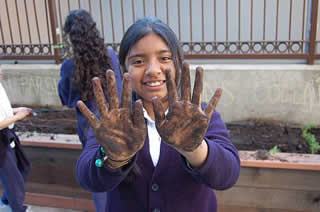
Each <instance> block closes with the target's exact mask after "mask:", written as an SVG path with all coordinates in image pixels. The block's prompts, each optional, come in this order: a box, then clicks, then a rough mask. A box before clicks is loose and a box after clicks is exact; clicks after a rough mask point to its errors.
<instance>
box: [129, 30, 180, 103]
mask: <svg viewBox="0 0 320 212" xmlns="http://www.w3.org/2000/svg"><path fill="white" fill-rule="evenodd" d="M125 65H126V68H127V70H128V73H129V76H130V83H131V87H132V89H133V90H134V91H135V92H136V93H137V94H138V95H139V96H140V97H141V98H142V100H143V102H144V103H147V102H149V103H150V102H151V101H152V98H153V97H154V96H158V97H160V98H161V99H162V100H163V101H166V100H167V95H168V91H167V86H166V75H165V70H166V69H168V68H169V69H170V71H173V72H174V73H175V67H174V62H173V58H172V54H171V51H170V49H169V47H168V46H167V44H166V42H165V41H164V40H162V38H161V37H160V36H158V35H156V34H154V33H152V34H149V35H146V36H145V37H143V38H142V39H140V40H139V41H138V42H137V43H136V44H135V45H134V46H133V47H132V48H131V50H130V51H129V53H128V55H127V57H126V61H125ZM174 75H175V74H174Z"/></svg>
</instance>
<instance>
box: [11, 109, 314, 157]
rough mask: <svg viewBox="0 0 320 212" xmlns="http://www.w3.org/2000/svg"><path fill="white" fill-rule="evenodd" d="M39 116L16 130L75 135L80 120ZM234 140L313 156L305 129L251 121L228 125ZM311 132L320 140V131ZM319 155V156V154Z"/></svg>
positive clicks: (50, 113) (243, 146) (57, 113)
mask: <svg viewBox="0 0 320 212" xmlns="http://www.w3.org/2000/svg"><path fill="white" fill-rule="evenodd" d="M35 111H37V112H38V113H37V115H36V116H32V117H30V118H28V119H25V120H22V121H18V122H17V123H16V130H17V131H20V132H27V131H28V132H34V131H36V132H38V133H58V134H76V133H77V128H76V125H77V120H76V113H75V111H74V110H73V109H48V108H36V109H35ZM227 128H228V130H229V131H230V134H231V140H232V142H233V143H234V145H235V146H236V147H237V148H238V150H269V149H271V148H272V147H274V146H276V145H277V147H278V148H279V149H280V150H281V152H292V153H311V151H310V149H309V146H308V144H307V142H306V141H305V139H304V138H302V136H301V134H302V129H301V127H298V126H288V125H284V124H279V123H276V122H264V121H257V120H250V121H244V122H234V123H227ZM311 133H312V134H314V135H315V137H316V139H317V140H318V141H320V128H314V129H312V130H311ZM318 154H320V153H318Z"/></svg>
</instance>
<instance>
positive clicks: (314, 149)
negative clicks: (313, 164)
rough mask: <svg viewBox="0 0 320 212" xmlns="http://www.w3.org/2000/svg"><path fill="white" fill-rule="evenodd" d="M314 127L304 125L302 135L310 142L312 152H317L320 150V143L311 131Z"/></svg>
mask: <svg viewBox="0 0 320 212" xmlns="http://www.w3.org/2000/svg"><path fill="white" fill-rule="evenodd" d="M312 128H314V126H313V125H306V126H304V127H303V129H302V137H303V138H304V139H305V140H306V141H307V143H308V144H309V147H310V150H311V153H312V154H315V153H317V152H318V151H319V150H320V144H319V142H318V141H317V139H316V137H315V136H314V135H313V134H312V133H311V132H310V131H311V129H312Z"/></svg>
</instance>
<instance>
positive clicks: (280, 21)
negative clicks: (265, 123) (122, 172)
mask: <svg viewBox="0 0 320 212" xmlns="http://www.w3.org/2000/svg"><path fill="white" fill-rule="evenodd" d="M78 8H83V9H86V10H88V11H89V12H91V14H92V15H93V17H94V19H95V20H96V22H97V25H98V27H99V29H100V31H101V34H102V36H103V37H104V39H105V42H106V45H108V46H110V47H112V48H114V49H115V50H118V48H119V42H120V40H121V38H122V36H123V34H124V32H125V30H126V29H127V28H128V27H129V26H130V25H131V24H132V23H134V22H135V21H136V20H137V19H139V18H141V17H144V16H150V15H152V16H157V17H159V18H160V19H161V20H163V21H164V22H165V23H167V24H169V25H170V27H171V28H172V29H173V30H174V31H175V32H176V34H177V36H178V38H179V39H180V41H181V44H182V48H183V50H184V53H185V55H186V58H199V59H201V58H206V59H208V58H232V59H239V58H244V59H279V58H283V59H304V60H306V61H307V63H309V64H312V63H314V61H315V60H316V59H320V45H319V43H320V35H319V34H320V33H317V24H318V23H319V17H318V10H319V4H318V0H170V1H169V0H0V58H1V59H14V60H17V59H54V60H56V61H57V62H58V61H59V59H60V58H61V49H58V48H54V47H56V46H59V44H61V43H62V40H63V39H62V37H63V34H62V33H63V32H62V26H63V23H64V19H65V17H66V16H67V14H68V13H69V11H71V10H74V9H78Z"/></svg>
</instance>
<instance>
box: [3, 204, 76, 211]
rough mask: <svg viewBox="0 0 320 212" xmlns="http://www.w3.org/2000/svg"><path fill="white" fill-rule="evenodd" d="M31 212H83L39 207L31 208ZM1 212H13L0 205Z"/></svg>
mask: <svg viewBox="0 0 320 212" xmlns="http://www.w3.org/2000/svg"><path fill="white" fill-rule="evenodd" d="M29 211H30V212H82V211H77V210H70V209H63V208H47V207H39V206H34V205H32V206H29ZM0 212H12V211H11V209H10V208H9V207H3V206H1V205H0Z"/></svg>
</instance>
